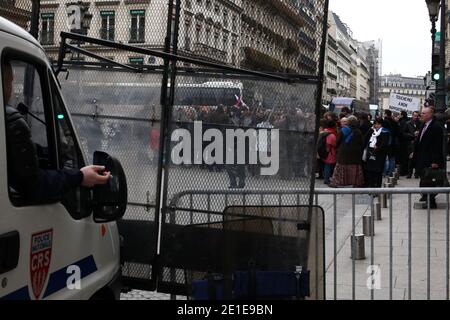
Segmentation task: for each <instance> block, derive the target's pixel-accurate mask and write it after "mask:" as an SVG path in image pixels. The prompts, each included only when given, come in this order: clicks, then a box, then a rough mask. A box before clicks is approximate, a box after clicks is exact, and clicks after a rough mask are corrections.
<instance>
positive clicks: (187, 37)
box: [184, 20, 191, 51]
mask: <svg viewBox="0 0 450 320" xmlns="http://www.w3.org/2000/svg"><path fill="white" fill-rule="evenodd" d="M185 28H186V30H185V33H184V49H185V50H186V51H190V50H191V37H190V35H191V22H190V20H186V23H185Z"/></svg>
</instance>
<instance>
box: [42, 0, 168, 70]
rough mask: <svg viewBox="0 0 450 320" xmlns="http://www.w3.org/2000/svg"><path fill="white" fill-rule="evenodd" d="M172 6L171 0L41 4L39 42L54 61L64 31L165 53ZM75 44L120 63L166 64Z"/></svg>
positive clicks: (64, 0)
mask: <svg viewBox="0 0 450 320" xmlns="http://www.w3.org/2000/svg"><path fill="white" fill-rule="evenodd" d="M169 3H170V1H167V0H152V1H150V0H117V1H93V0H83V1H74V0H61V1H45V0H41V10H40V29H39V30H40V34H39V40H40V42H41V44H42V45H43V46H44V49H45V50H46V51H47V53H48V55H49V57H50V58H51V59H54V60H56V58H57V55H58V49H59V34H60V33H61V32H62V31H64V32H72V33H80V34H83V35H87V36H89V37H93V38H98V39H103V40H108V41H113V42H117V43H124V44H132V45H136V46H139V47H142V48H148V49H156V50H163V49H164V46H165V39H166V35H167V32H166V30H167V29H168V19H167V17H168V14H169ZM72 44H74V45H76V46H79V47H81V48H84V49H87V50H89V51H91V52H93V53H95V54H98V55H100V56H102V57H105V58H108V59H111V60H114V61H116V62H120V63H125V64H133V65H138V66H144V65H145V66H155V65H160V64H162V60H161V59H156V58H155V57H145V56H144V55H139V54H132V53H130V52H126V51H123V50H118V49H106V50H105V48H103V47H99V46H95V45H90V44H86V43H83V42H80V41H73V43H72ZM70 59H72V60H73V61H82V62H88V63H89V62H94V61H95V59H93V58H91V57H86V56H83V55H80V54H78V53H73V54H71V57H70Z"/></svg>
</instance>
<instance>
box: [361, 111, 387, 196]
mask: <svg viewBox="0 0 450 320" xmlns="http://www.w3.org/2000/svg"><path fill="white" fill-rule="evenodd" d="M389 139H390V134H389V130H387V129H386V128H384V126H383V119H381V118H377V119H375V121H374V124H373V127H372V129H370V130H369V132H368V133H367V135H366V149H365V151H364V156H363V160H364V161H365V162H366V165H365V169H366V178H367V181H366V186H367V187H369V188H381V186H382V182H383V170H384V164H385V162H386V157H387V153H388V147H389Z"/></svg>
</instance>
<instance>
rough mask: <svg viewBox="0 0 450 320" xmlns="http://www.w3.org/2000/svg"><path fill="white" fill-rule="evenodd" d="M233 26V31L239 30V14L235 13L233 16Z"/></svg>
mask: <svg viewBox="0 0 450 320" xmlns="http://www.w3.org/2000/svg"><path fill="white" fill-rule="evenodd" d="M232 28H233V31H237V16H236V15H235V14H233V18H232Z"/></svg>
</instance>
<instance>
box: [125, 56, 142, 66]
mask: <svg viewBox="0 0 450 320" xmlns="http://www.w3.org/2000/svg"><path fill="white" fill-rule="evenodd" d="M129 62H130V64H137V65H143V64H144V58H143V57H130V58H129Z"/></svg>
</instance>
